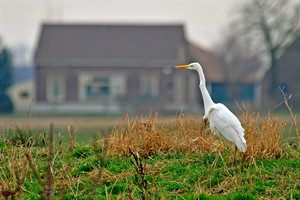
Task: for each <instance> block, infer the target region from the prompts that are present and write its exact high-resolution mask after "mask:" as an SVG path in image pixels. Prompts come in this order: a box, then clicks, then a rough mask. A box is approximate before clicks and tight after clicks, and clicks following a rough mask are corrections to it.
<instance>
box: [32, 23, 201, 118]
mask: <svg viewBox="0 0 300 200" xmlns="http://www.w3.org/2000/svg"><path fill="white" fill-rule="evenodd" d="M188 54H189V52H188V43H187V41H186V37H185V33H184V27H183V26H182V25H98V24H44V25H43V26H42V30H41V33H40V38H39V41H38V45H37V49H36V52H35V57H34V61H35V65H36V77H35V78H36V82H35V90H36V99H35V104H34V110H36V111H40V112H49V111H54V112H61V113H66V112H81V113H82V112H87V113H90V112H94V113H101V112H105V113H118V112H149V111H160V112H178V111H180V109H181V108H187V109H188V108H189V109H193V108H195V107H196V108H199V97H198V96H197V95H195V90H196V88H197V84H195V81H196V77H195V76H194V74H192V73H187V72H183V71H178V70H177V71H176V70H174V66H175V65H177V64H179V63H188V62H190V61H191V60H189V59H190V56H189V55H188ZM190 77H192V79H191V78H190Z"/></svg>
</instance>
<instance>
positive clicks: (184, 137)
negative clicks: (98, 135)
mask: <svg viewBox="0 0 300 200" xmlns="http://www.w3.org/2000/svg"><path fill="white" fill-rule="evenodd" d="M241 122H242V124H243V127H244V128H245V138H246V140H247V151H246V153H245V154H242V153H241V156H242V157H243V158H244V159H249V160H253V159H255V158H272V157H276V158H278V157H281V156H282V154H283V153H282V145H283V140H282V134H283V129H284V127H285V125H286V123H285V122H283V121H282V120H281V119H280V118H279V117H276V116H267V117H260V116H259V115H258V114H249V113H248V112H244V114H243V115H242V116H241ZM226 145H228V143H227V144H226ZM129 149H133V150H134V151H135V152H138V153H139V154H141V155H144V156H149V155H151V154H152V153H159V152H185V151H192V152H196V151H198V152H199V151H200V152H208V153H212V152H217V151H220V152H222V151H224V150H225V145H224V144H223V141H222V140H220V139H218V138H216V137H215V136H214V135H213V134H212V133H211V132H210V130H209V129H208V126H207V123H206V122H205V121H204V120H202V117H180V116H179V117H177V118H176V119H174V120H173V121H170V122H168V123H165V122H164V121H158V116H157V114H156V115H153V114H150V115H149V116H147V117H143V116H142V117H139V118H135V119H134V120H131V119H130V118H129V116H128V115H126V116H125V117H124V119H123V121H122V123H121V124H120V125H118V126H116V127H115V129H114V130H113V131H112V133H111V135H110V137H109V144H108V155H110V156H113V155H129Z"/></svg>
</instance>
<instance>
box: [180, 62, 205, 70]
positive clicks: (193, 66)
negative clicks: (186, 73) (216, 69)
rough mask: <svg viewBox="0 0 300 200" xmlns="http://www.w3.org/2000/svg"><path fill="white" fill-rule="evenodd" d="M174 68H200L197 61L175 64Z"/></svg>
mask: <svg viewBox="0 0 300 200" xmlns="http://www.w3.org/2000/svg"><path fill="white" fill-rule="evenodd" d="M176 68H184V69H191V70H199V69H201V65H200V64H199V63H197V62H193V63H191V64H188V65H179V66H176Z"/></svg>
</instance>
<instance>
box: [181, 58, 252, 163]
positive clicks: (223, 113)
mask: <svg viewBox="0 0 300 200" xmlns="http://www.w3.org/2000/svg"><path fill="white" fill-rule="evenodd" d="M176 68H187V69H191V70H196V71H197V72H198V75H199V79H200V84H199V88H200V91H201V93H202V98H203V103H204V112H205V115H204V118H207V119H208V121H209V124H210V129H211V130H212V131H213V132H214V134H215V135H216V136H223V137H224V138H226V139H227V140H228V141H230V142H232V143H234V144H235V146H236V148H238V149H239V150H240V151H241V152H245V151H246V149H247V146H246V140H245V138H244V128H243V127H242V125H241V122H240V121H239V120H238V118H237V117H236V116H235V115H234V114H233V113H232V112H231V111H230V110H229V109H228V108H227V107H226V106H225V105H223V104H221V103H217V104H216V103H214V102H213V100H212V99H211V97H210V95H209V93H208V91H207V89H206V86H205V76H204V73H203V70H202V67H201V65H200V64H199V63H191V64H189V65H181V66H176ZM234 161H235V155H234Z"/></svg>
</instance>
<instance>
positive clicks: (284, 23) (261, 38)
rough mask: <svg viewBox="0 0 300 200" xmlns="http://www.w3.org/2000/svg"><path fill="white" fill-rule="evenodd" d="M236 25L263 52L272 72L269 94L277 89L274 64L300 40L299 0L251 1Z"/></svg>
mask: <svg viewBox="0 0 300 200" xmlns="http://www.w3.org/2000/svg"><path fill="white" fill-rule="evenodd" d="M240 14H241V15H240V17H239V19H238V23H236V24H237V25H238V26H239V28H240V31H242V32H241V33H242V35H243V36H244V37H246V38H250V39H251V40H252V47H254V48H255V49H256V51H259V52H260V53H265V55H266V56H267V58H268V60H269V66H270V73H271V82H270V85H271V95H272V96H274V95H275V93H276V90H277V88H278V77H277V67H276V66H277V62H278V60H279V58H280V56H281V55H282V54H283V53H284V52H285V51H286V49H287V48H288V47H289V46H291V44H292V43H293V41H295V39H296V38H298V37H300V1H299V0H251V1H250V2H248V3H246V4H245V5H244V6H243V7H242V8H241V10H240Z"/></svg>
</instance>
